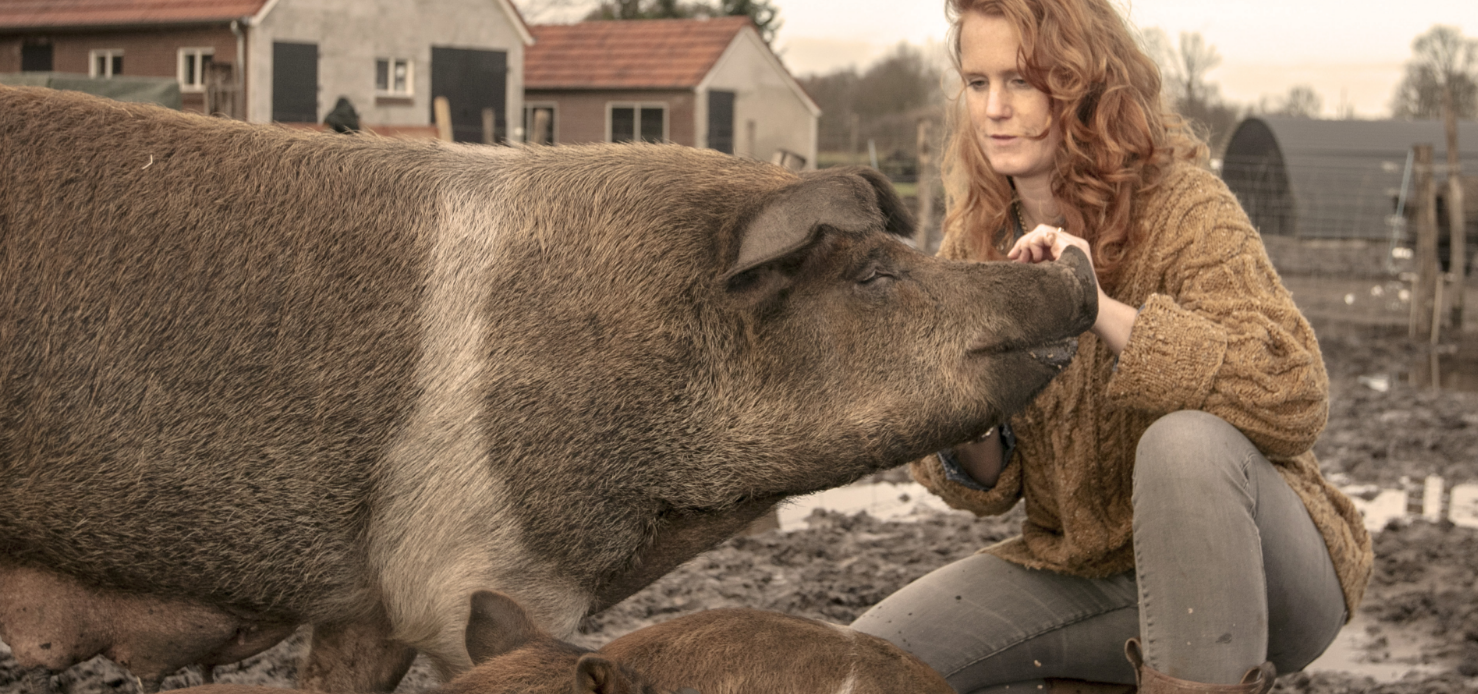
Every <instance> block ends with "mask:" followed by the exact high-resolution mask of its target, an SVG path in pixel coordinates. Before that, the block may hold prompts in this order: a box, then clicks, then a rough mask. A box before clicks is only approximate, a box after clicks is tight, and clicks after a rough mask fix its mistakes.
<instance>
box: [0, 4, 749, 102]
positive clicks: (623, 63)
mask: <svg viewBox="0 0 1478 694" xmlns="http://www.w3.org/2000/svg"><path fill="white" fill-rule="evenodd" d="M0 1H3V0H0ZM747 26H751V24H750V21H749V18H748V17H742V16H741V17H719V18H714V19H648V20H620V21H592V22H581V23H579V24H545V25H539V26H531V27H529V29H530V30H531V31H532V32H533V34H534V41H535V43H534V45H532V46H530V47H529V48H528V50H527V52H526V53H525V54H524V87H525V88H526V89H591V88H619V89H631V88H648V89H681V88H688V87H696V86H697V85H698V83H699V82H701V81H702V80H703V77H704V76H705V75H707V74H708V71H709V70H711V69H713V65H714V63H715V62H716V61H718V58H719V56H720V55H722V54H723V52H724V49H725V48H728V47H729V44H730V43H731V42H732V41H733V40H734V36H735V34H737V33H739V31H740V30H742V29H743V28H744V27H747Z"/></svg>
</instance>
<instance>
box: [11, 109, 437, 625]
mask: <svg viewBox="0 0 1478 694" xmlns="http://www.w3.org/2000/svg"><path fill="white" fill-rule="evenodd" d="M0 113H3V114H4V117H3V118H0V123H3V124H0V152H4V154H3V155H0V156H3V162H0V164H3V166H0V171H3V173H0V177H3V179H0V191H3V192H0V398H3V399H0V544H3V545H4V547H3V549H4V550H5V552H6V553H7V554H8V555H10V556H12V557H13V558H15V559H19V560H22V561H34V562H39V563H42V564H45V565H48V566H51V567H53V568H55V569H58V570H62V571H64V572H68V573H73V574H74V575H78V576H79V577H82V578H84V579H87V580H91V581H95V582H99V583H102V584H104V585H111V586H114V587H119V588H125V589H127V588H137V587H141V586H145V585H147V586H149V587H150V588H151V590H153V591H163V592H174V593H175V594H178V595H182V596H190V597H196V598H200V599H203V600H207V601H209V602H216V603H225V604H232V605H237V606H239V607H242V608H244V609H250V610H253V611H267V612H274V613H287V614H294V615H296V616H301V615H298V613H301V612H303V611H304V610H307V609H310V608H309V606H310V605H313V604H315V603H318V602H321V601H322V600H323V599H324V596H326V595H345V594H346V593H347V592H349V591H352V589H353V588H356V587H362V586H360V585H359V584H361V583H362V582H363V577H362V573H361V572H360V571H359V570H358V563H359V562H361V561H362V560H361V559H360V558H359V557H360V556H361V555H362V548H360V547H359V546H358V544H359V542H360V538H359V537H357V535H358V528H359V527H361V525H362V523H363V522H364V520H365V516H366V515H367V514H369V513H371V512H372V509H371V508H369V504H370V501H369V500H370V499H371V498H372V492H373V488H374V487H375V485H376V483H377V477H378V470H377V462H378V461H379V459H380V456H381V451H382V450H383V449H384V447H385V446H386V445H387V442H388V441H389V440H390V439H391V438H392V437H393V436H394V434H395V432H396V430H397V428H398V426H399V425H400V422H401V421H402V420H403V419H404V417H405V414H406V410H407V409H408V408H409V407H411V406H412V405H413V403H414V400H415V398H416V385H415V379H414V370H415V367H416V362H417V359H418V354H419V350H420V347H419V344H420V341H419V333H420V327H419V325H418V319H417V311H418V305H419V304H420V302H421V294H422V291H423V290H422V285H423V274H424V268H423V265H424V256H425V253H426V250H425V246H426V241H425V239H426V238H427V236H428V233H429V232H428V231H427V228H428V225H432V224H434V223H435V218H436V217H435V208H434V205H435V202H436V195H435V191H434V187H433V184H432V183H431V181H432V177H429V176H424V175H421V169H422V168H423V162H422V161H421V160H424V159H430V158H433V157H434V156H435V152H434V150H433V149H432V148H419V149H418V148H414V147H412V148H405V147H403V146H401V147H399V148H397V149H396V152H398V154H396V155H394V156H391V155H389V154H388V153H387V152H388V151H389V150H388V149H387V148H389V147H390V145H389V144H388V143H385V142H379V141H374V140H368V139H364V140H352V141H351V138H343V139H335V138H330V137H328V136H300V135H291V134H287V133H283V132H280V131H276V130H274V129H268V128H252V127H248V126H243V125H240V124H235V123H225V122H220V121H215V120H214V119H205V118H191V117H186V116H182V115H178V114H168V113H165V114H163V115H161V114H160V113H159V112H157V111H155V110H141V109H139V108H137V107H132V106H122V105H117V104H112V102H107V103H99V100H92V99H89V98H86V97H68V98H62V99H58V98H42V97H40V96H39V95H38V94H37V93H36V92H34V91H32V90H0ZM83 135H85V136H83ZM223 576H232V577H234V578H235V579H236V580H235V581H233V582H231V583H229V584H228V583H224V582H223V581H222V580H221V579H218V577H223Z"/></svg>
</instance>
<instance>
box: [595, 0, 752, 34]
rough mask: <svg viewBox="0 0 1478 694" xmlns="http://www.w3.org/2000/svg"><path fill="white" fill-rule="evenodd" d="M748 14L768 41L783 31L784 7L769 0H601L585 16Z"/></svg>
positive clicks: (709, 15) (635, 17) (643, 17)
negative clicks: (684, 0) (711, 1)
mask: <svg viewBox="0 0 1478 694" xmlns="http://www.w3.org/2000/svg"><path fill="white" fill-rule="evenodd" d="M734 16H748V17H749V20H750V21H752V22H754V26H755V29H757V30H758V31H759V33H760V38H762V39H764V41H765V43H770V42H771V41H773V40H774V39H775V32H777V31H779V30H780V23H781V22H780V10H778V9H776V8H775V6H774V5H772V4H771V3H770V2H769V0H718V4H712V3H710V2H707V1H705V0H692V1H691V2H683V1H682V0H600V2H599V3H597V4H596V5H595V7H594V8H593V9H591V10H590V11H589V12H587V13H586V14H585V17H584V18H585V19H686V18H689V17H734Z"/></svg>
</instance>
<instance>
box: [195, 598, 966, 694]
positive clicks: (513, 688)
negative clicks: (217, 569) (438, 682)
mask: <svg viewBox="0 0 1478 694" xmlns="http://www.w3.org/2000/svg"><path fill="white" fill-rule="evenodd" d="M467 652H468V654H469V655H470V656H471V658H472V660H473V663H474V664H475V665H474V667H473V668H472V669H471V670H468V671H467V672H465V673H463V674H462V675H460V676H459V677H457V678H456V679H455V680H452V681H451V682H450V683H448V684H446V685H445V686H443V687H440V688H438V689H436V690H434V692H431V693H428V694H627V693H631V694H657V693H659V692H661V693H665V692H673V693H674V694H756V693H762V692H776V693H781V692H783V693H784V694H838V693H845V694H954V689H953V688H952V687H950V686H949V683H948V682H946V681H945V680H944V678H943V677H941V676H940V675H939V673H937V672H935V671H934V670H933V669H931V668H930V667H929V666H928V665H925V664H924V663H923V661H920V660H919V659H918V658H916V657H914V656H912V655H910V654H909V653H907V652H905V651H904V650H902V649H900V648H898V647H897V646H895V645H893V644H892V643H889V642H888V641H886V640H884V639H880V638H878V637H876V636H872V635H871V634H864V633H862V632H859V631H854V630H852V629H849V628H847V627H844V626H840V625H836V624H827V623H825V622H818V621H815V620H811V619H806V618H804V617H796V616H793V615H787V614H782V613H779V612H770V611H765V610H751V609H745V608H724V609H715V610H705V611H702V612H695V613H692V614H687V615H683V616H681V617H675V618H673V619H669V620H667V621H665V622H661V623H659V624H655V625H653V626H649V627H646V628H644V629H638V630H636V631H633V632H631V633H629V634H626V635H624V636H622V637H620V638H618V639H615V640H614V641H611V642H610V643H608V644H606V645H605V646H603V647H602V648H601V649H600V650H599V651H596V652H591V651H589V650H588V649H584V648H580V647H578V646H575V645H573V644H570V643H567V642H564V641H561V640H559V639H557V638H555V637H553V636H551V635H550V634H548V633H546V632H545V631H544V630H543V629H541V628H539V626H538V625H536V624H535V623H534V622H533V620H532V619H531V618H530V617H529V616H528V614H527V613H526V612H525V611H524V610H523V608H522V607H520V606H519V605H518V603H517V602H515V601H514V600H512V599H511V598H509V597H508V596H506V595H503V594H501V593H497V592H493V591H478V592H477V593H474V594H473V596H472V611H471V616H470V617H469V618H468V622H467ZM273 691H276V690H272V689H267V688H262V687H249V686H241V685H210V686H202V687H193V688H190V689H186V690H182V691H181V692H180V694H271V693H272V692H273Z"/></svg>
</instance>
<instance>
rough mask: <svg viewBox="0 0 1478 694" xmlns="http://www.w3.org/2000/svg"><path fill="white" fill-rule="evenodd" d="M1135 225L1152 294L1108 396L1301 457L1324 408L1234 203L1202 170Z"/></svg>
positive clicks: (1302, 345)
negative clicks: (1202, 416)
mask: <svg viewBox="0 0 1478 694" xmlns="http://www.w3.org/2000/svg"><path fill="white" fill-rule="evenodd" d="M1188 178H1189V179H1190V181H1189V183H1187V184H1186V185H1184V186H1180V187H1178V188H1179V190H1177V191H1175V192H1176V193H1178V194H1179V195H1178V197H1179V201H1180V203H1181V204H1177V205H1173V206H1172V207H1171V209H1170V212H1169V214H1167V215H1164V216H1161V217H1160V218H1159V219H1157V220H1150V224H1156V223H1158V224H1159V225H1161V226H1160V227H1159V228H1154V227H1151V228H1149V229H1147V231H1148V234H1149V237H1150V243H1152V244H1154V251H1153V252H1152V253H1151V254H1149V258H1148V261H1149V262H1154V263H1158V264H1160V266H1161V268H1162V269H1161V273H1160V276H1161V277H1162V278H1163V281H1162V284H1161V286H1160V287H1159V288H1158V289H1157V290H1156V291H1154V292H1152V293H1150V294H1149V296H1148V297H1147V298H1145V299H1144V301H1143V309H1142V310H1141V311H1140V314H1139V317H1138V318H1137V319H1136V321H1135V323H1134V327H1133V329H1132V330H1131V332H1130V335H1129V343H1128V345H1127V346H1126V347H1125V348H1124V351H1123V353H1122V354H1120V355H1119V363H1118V367H1117V369H1115V371H1114V374H1113V376H1112V377H1111V378H1110V379H1109V383H1108V397H1109V398H1110V400H1111V401H1112V402H1113V403H1115V404H1117V405H1120V406H1124V407H1129V408H1133V409H1137V410H1142V411H1147V412H1151V413H1155V414H1164V413H1169V412H1173V411H1175V410H1187V409H1190V410H1203V411H1206V412H1209V413H1211V414H1214V415H1217V416H1218V417H1221V418H1222V419H1224V420H1226V421H1228V422H1230V423H1231V424H1232V425H1234V426H1236V427H1237V428H1238V429H1241V430H1242V432H1243V433H1245V434H1246V435H1247V437H1248V438H1249V439H1251V440H1252V442H1253V443H1254V444H1256V445H1257V446H1258V448H1259V449H1260V450H1262V451H1263V453H1264V454H1266V455H1268V456H1269V457H1275V458H1283V459H1287V458H1291V457H1293V456H1296V455H1299V454H1301V453H1303V452H1305V451H1308V450H1309V449H1310V448H1312V447H1313V445H1314V440H1315V439H1316V438H1318V436H1319V433H1320V432H1321V431H1322V430H1323V428H1324V424H1325V420H1326V417H1327V415H1328V411H1329V381H1328V377H1327V376H1326V374H1325V372H1324V362H1323V359H1322V357H1321V356H1320V354H1319V344H1318V342H1317V341H1316V340H1315V338H1314V332H1313V330H1312V329H1311V328H1310V327H1309V324H1308V322H1307V321H1306V320H1305V319H1304V317H1303V315H1302V314H1301V313H1300V312H1299V310H1298V308H1297V307H1295V306H1294V304H1293V298H1292V296H1291V295H1290V294H1289V293H1288V291H1287V290H1286V289H1285V288H1284V287H1283V285H1282V283H1281V282H1280V281H1279V280H1278V275H1277V272H1276V271H1275V270H1274V269H1273V266H1272V263H1271V262H1270V261H1269V260H1268V256H1267V252H1266V250H1265V249H1264V248H1263V245H1262V241H1261V239H1260V238H1259V237H1258V235H1257V232H1256V231H1255V230H1254V229H1253V228H1252V225H1251V223H1250V222H1249V221H1248V219H1247V215H1246V214H1245V213H1244V212H1243V211H1242V208H1241V207H1240V206H1238V204H1237V201H1236V198H1234V197H1233V196H1232V194H1231V193H1230V191H1228V190H1227V189H1226V187H1225V186H1224V185H1223V184H1222V183H1221V182H1220V181H1219V180H1217V179H1215V178H1214V177H1212V176H1210V175H1209V174H1204V175H1193V176H1190V177H1188Z"/></svg>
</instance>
